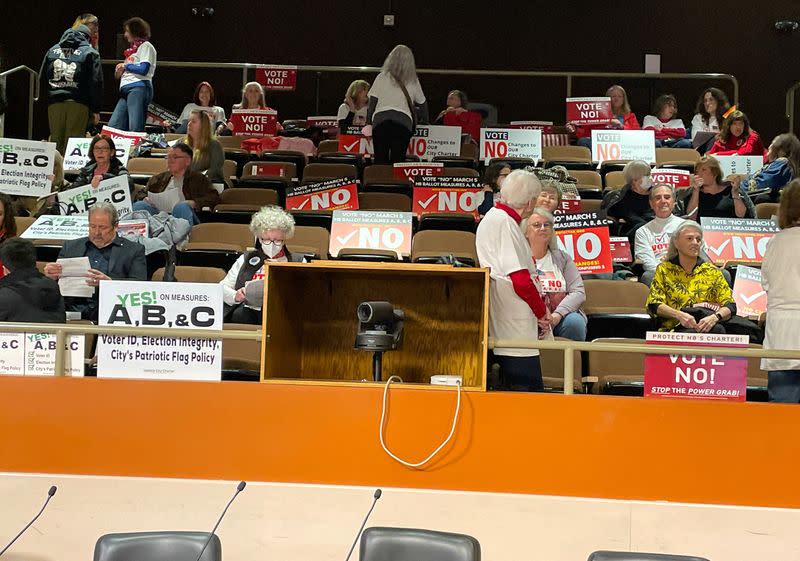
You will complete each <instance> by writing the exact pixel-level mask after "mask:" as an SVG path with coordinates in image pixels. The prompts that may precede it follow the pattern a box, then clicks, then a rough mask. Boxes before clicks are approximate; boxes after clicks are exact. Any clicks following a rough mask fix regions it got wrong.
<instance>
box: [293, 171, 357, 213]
mask: <svg viewBox="0 0 800 561" xmlns="http://www.w3.org/2000/svg"><path fill="white" fill-rule="evenodd" d="M338 209H342V210H358V188H357V187H356V182H355V181H354V180H352V179H348V178H340V179H330V180H328V181H322V182H321V183H308V184H306V185H292V186H291V187H289V188H288V189H287V190H286V210H312V211H314V210H338Z"/></svg>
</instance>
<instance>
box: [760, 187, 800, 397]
mask: <svg viewBox="0 0 800 561" xmlns="http://www.w3.org/2000/svg"><path fill="white" fill-rule="evenodd" d="M778 225H779V226H780V228H781V231H780V232H778V233H777V234H775V236H774V237H773V238H772V240H771V241H770V242H769V245H768V246H767V252H766V254H765V255H764V261H763V263H762V264H761V285H762V286H763V287H764V290H766V291H767V298H768V300H767V325H766V329H765V332H766V335H765V337H764V348H765V349H786V350H791V349H799V350H800V323H798V318H800V292H799V291H798V290H797V284H798V281H800V260H798V259H797V248H798V247H800V227H798V226H800V180H798V179H795V180H794V181H792V182H791V183H789V185H787V186H786V187H785V188H784V189H783V192H782V193H781V202H780V207H779V209H778ZM798 356H800V355H798ZM761 369H762V370H766V371H767V372H768V373H769V381H768V382H767V389H768V392H769V400H770V401H777V402H782V403H800V359H789V358H762V359H761Z"/></svg>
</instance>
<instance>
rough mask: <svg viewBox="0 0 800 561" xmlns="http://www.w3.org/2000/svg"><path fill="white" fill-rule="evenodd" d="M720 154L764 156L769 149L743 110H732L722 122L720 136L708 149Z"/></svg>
mask: <svg viewBox="0 0 800 561" xmlns="http://www.w3.org/2000/svg"><path fill="white" fill-rule="evenodd" d="M708 153H709V154H717V155H718V156H737V155H738V156H763V157H764V161H766V157H767V150H766V149H765V148H764V143H763V142H762V141H761V137H760V136H758V133H757V132H756V131H754V130H753V129H751V128H750V120H749V119H748V118H747V115H745V114H744V113H742V112H741V111H732V112H731V113H730V114H729V115H728V116H727V117H726V119H725V122H724V123H722V130H721V131H719V138H717V141H716V142H715V143H714V145H713V146H712V147H711V149H710V150H709V151H708Z"/></svg>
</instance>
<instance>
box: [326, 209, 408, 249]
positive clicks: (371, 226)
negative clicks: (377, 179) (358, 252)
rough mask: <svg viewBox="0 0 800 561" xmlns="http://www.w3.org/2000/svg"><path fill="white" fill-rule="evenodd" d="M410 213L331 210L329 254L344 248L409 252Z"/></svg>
mask: <svg viewBox="0 0 800 561" xmlns="http://www.w3.org/2000/svg"><path fill="white" fill-rule="evenodd" d="M412 217H413V215H412V213H410V212H383V211H369V210H334V211H333V221H332V223H331V238H330V247H329V249H328V251H329V253H330V254H331V256H332V257H336V256H337V255H339V251H340V250H342V249H344V248H354V249H380V250H386V251H393V252H395V253H397V255H398V257H406V256H408V255H410V254H411V221H412Z"/></svg>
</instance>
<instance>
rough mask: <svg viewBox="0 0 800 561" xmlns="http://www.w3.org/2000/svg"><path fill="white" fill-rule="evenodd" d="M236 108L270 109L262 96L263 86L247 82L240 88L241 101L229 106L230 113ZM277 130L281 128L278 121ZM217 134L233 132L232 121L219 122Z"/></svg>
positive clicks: (225, 134) (222, 134)
mask: <svg viewBox="0 0 800 561" xmlns="http://www.w3.org/2000/svg"><path fill="white" fill-rule="evenodd" d="M236 109H270V110H271V109H272V107H268V106H267V100H266V98H265V97H264V88H263V86H262V85H261V84H259V83H258V82H247V83H246V84H245V85H244V88H242V101H241V102H240V103H234V104H233V107H232V108H231V113H233V111H235V110H236ZM277 130H279V131H281V130H283V127H282V126H281V124H280V123H278V125H277ZM217 134H218V135H221V136H230V135H231V134H233V123H232V122H231V121H228V122H227V123H225V124H220V125H219V127H217Z"/></svg>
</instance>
